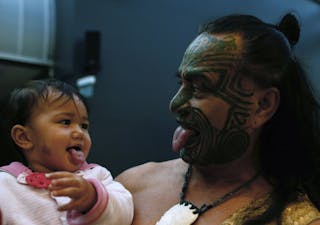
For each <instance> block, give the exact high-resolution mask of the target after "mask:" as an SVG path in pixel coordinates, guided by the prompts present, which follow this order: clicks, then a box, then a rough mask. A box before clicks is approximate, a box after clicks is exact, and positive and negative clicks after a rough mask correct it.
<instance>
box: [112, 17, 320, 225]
mask: <svg viewBox="0 0 320 225" xmlns="http://www.w3.org/2000/svg"><path fill="white" fill-rule="evenodd" d="M289 25H291V30H293V31H295V32H291V33H287V32H286V31H287V30H288V29H286V28H287V27H288V26H289ZM281 29H283V30H281ZM298 38H299V25H298V23H297V20H296V18H295V17H294V16H293V15H291V14H288V15H286V16H285V17H284V18H283V19H282V20H281V22H280V25H279V27H276V26H274V25H270V24H266V23H264V22H262V21H260V20H259V19H257V18H256V17H252V16H247V15H231V16H227V17H223V18H220V19H218V20H215V21H213V22H211V23H209V24H207V25H206V26H204V28H203V30H202V31H201V32H200V33H199V35H198V36H197V37H196V39H195V40H194V41H193V42H192V43H191V44H190V45H189V47H188V48H187V50H186V52H185V54H184V57H183V59H182V63H181V65H180V67H179V70H178V76H179V79H180V81H181V87H180V89H179V91H178V93H177V94H176V95H175V97H174V98H173V99H172V101H171V103H170V110H171V111H172V112H173V113H175V115H176V119H177V122H178V123H179V125H180V126H179V127H178V128H177V129H176V131H175V133H174V137H173V150H174V151H176V152H179V153H180V157H181V159H175V160H170V161H167V162H161V163H153V162H151V163H146V164H144V165H141V166H138V167H135V168H132V169H129V170H127V171H125V172H124V173H122V174H120V175H119V176H118V177H117V180H118V181H120V182H122V183H123V184H124V185H125V186H126V187H127V188H128V189H129V190H130V191H131V192H132V194H133V198H134V203H135V218H134V222H133V224H134V225H151V224H157V225H169V224H170V225H187V224H197V225H206V224H210V225H218V224H219V225H221V224H224V225H226V224H239V225H240V224H246V223H248V222H249V221H250V222H252V223H251V224H260V225H261V224H276V221H280V224H296V222H297V224H312V225H316V224H320V213H319V211H318V209H317V208H316V207H315V206H314V204H313V203H312V202H311V201H310V200H309V197H310V196H309V197H308V196H307V194H308V195H311V196H313V199H312V200H313V202H317V199H316V198H315V197H314V195H312V191H307V190H309V189H307V188H309V187H310V183H308V182H305V183H303V182H299V181H301V180H303V179H305V181H306V180H307V178H308V179H311V177H310V176H308V175H306V174H308V173H309V172H310V171H314V170H315V167H312V166H311V165H316V162H313V161H312V159H311V157H308V156H309V153H305V152H308V151H310V155H311V151H312V149H314V148H313V147H317V146H318V147H319V143H318V142H316V141H314V140H315V139H314V138H313V137H314V132H319V130H317V129H315V128H314V127H313V125H312V123H313V122H315V121H316V120H317V119H318V118H317V117H316V116H314V117H312V116H311V115H313V112H314V109H315V108H316V107H318V105H317V104H310V105H306V106H305V107H304V109H303V110H302V111H303V112H302V113H301V114H299V113H300V112H299V107H300V105H299V104H300V103H301V102H300V101H298V100H297V99H298V98H299V97H297V99H295V98H292V97H291V96H290V94H291V92H290V91H291V89H292V88H293V89H294V90H295V91H296V92H298V93H297V96H299V94H304V97H308V98H309V100H310V101H308V100H307V101H308V102H312V103H314V102H315V100H314V97H313V95H312V94H310V93H311V92H310V89H309V87H308V86H307V84H306V83H305V82H295V81H296V79H304V73H302V72H301V71H300V70H299V68H300V67H299V64H298V63H297V62H296V61H294V57H293V54H292V49H291V46H293V45H294V44H295V43H296V42H297V40H298ZM290 45H291V46H290ZM293 71H294V72H293ZM294 73H295V74H294ZM289 75H290V76H292V78H290V77H289V78H288V76H289ZM295 76H296V77H295ZM299 76H300V77H299ZM301 77H302V78H301ZM300 90H303V91H304V92H302V91H300ZM299 92H300V93H299ZM287 96H290V98H288V99H290V101H287V100H288V99H287ZM291 99H293V100H292V101H291ZM287 108H289V109H292V108H294V109H297V110H296V111H297V113H296V112H293V113H292V114H293V115H291V114H290V113H289V111H288V110H284V109H287ZM302 114H303V115H309V116H311V117H312V118H313V119H314V120H313V121H310V123H308V121H302V119H301V118H302V116H301V115H302ZM292 116H293V117H292ZM286 117H287V118H290V119H292V118H294V119H295V120H294V121H296V120H298V122H297V123H298V125H296V126H293V128H292V127H290V126H289V127H288V126H286V119H282V118H286ZM279 118H281V120H279ZM279 121H281V122H280V123H278V122H279ZM299 122H304V123H305V124H307V125H306V126H310V127H309V128H310V129H309V130H307V132H311V134H313V135H311V137H309V138H311V139H308V140H307V138H306V136H303V137H302V138H305V139H304V140H302V141H300V142H297V143H295V142H294V141H293V142H290V141H287V139H286V138H285V137H284V138H282V137H281V140H282V139H283V143H282V142H281V146H278V145H276V143H275V142H277V140H278V139H279V137H280V134H278V133H277V132H276V131H277V130H279V131H281V132H289V133H290V134H294V135H300V129H301V128H300V126H299ZM311 126H312V127H311ZM270 134H272V135H270ZM284 136H285V135H284ZM291 137H295V136H291ZM299 137H300V136H299ZM310 143H312V144H314V145H313V146H312V147H310V145H309V144H310ZM282 144H283V145H282ZM299 145H300V146H299ZM301 146H304V147H305V148H308V147H310V148H309V149H307V150H306V151H303V152H301V151H302V150H301V149H302V148H301ZM272 149H275V150H272ZM318 149H319V148H318ZM283 152H285V154H284V153H283ZM289 154H290V156H291V155H292V159H290V160H286V157H287V156H288V155H289ZM299 154H301V157H300V158H299V157H295V156H296V155H299ZM318 154H319V153H318ZM298 158H299V160H298ZM273 160H274V165H272V162H273ZM297 162H302V163H303V165H310V168H309V167H306V168H301V170H299V171H296V170H294V169H292V168H294V166H295V165H296V164H295V163H297ZM282 165H283V167H284V169H281V166H282ZM277 171H281V172H277ZM301 171H304V172H301ZM309 174H310V173H309ZM315 176H316V175H314V176H313V177H312V178H314V177H315ZM289 181H291V183H289ZM300 187H303V188H304V189H303V190H304V191H302V192H300V191H297V190H298V188H300ZM284 194H285V195H284ZM292 207H294V208H295V209H296V210H297V211H299V210H300V211H299V213H295V212H292V210H291V208H292ZM301 212H305V213H302V214H301Z"/></svg>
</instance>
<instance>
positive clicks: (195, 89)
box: [192, 85, 202, 94]
mask: <svg viewBox="0 0 320 225" xmlns="http://www.w3.org/2000/svg"><path fill="white" fill-rule="evenodd" d="M201 91H202V88H201V87H199V86H197V85H193V86H192V92H193V93H194V94H199V93H201Z"/></svg>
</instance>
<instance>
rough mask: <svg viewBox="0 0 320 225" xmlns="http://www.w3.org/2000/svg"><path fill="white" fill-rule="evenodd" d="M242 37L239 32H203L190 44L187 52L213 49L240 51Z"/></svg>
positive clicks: (215, 51)
mask: <svg viewBox="0 0 320 225" xmlns="http://www.w3.org/2000/svg"><path fill="white" fill-rule="evenodd" d="M240 42H241V38H240V35H239V34H209V33H207V32H204V33H201V34H200V35H198V36H197V37H196V39H194V40H193V41H192V42H191V44H190V45H189V46H188V48H187V50H186V53H189V54H190V53H202V52H204V51H211V52H212V53H216V54H218V53H219V52H229V51H230V52H239V50H240Z"/></svg>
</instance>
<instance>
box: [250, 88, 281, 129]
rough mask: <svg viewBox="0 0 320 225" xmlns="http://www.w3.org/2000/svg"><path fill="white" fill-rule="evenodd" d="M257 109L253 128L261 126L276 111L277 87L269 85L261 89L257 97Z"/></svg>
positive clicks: (277, 104) (277, 100)
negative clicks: (269, 86)
mask: <svg viewBox="0 0 320 225" xmlns="http://www.w3.org/2000/svg"><path fill="white" fill-rule="evenodd" d="M258 101H259V102H258V109H257V111H256V115H255V119H254V122H253V125H252V126H253V128H258V127H261V126H262V125H263V124H265V123H266V122H267V121H268V120H269V119H271V117H272V116H273V115H274V113H275V112H276V111H277V109H278V106H279V103H280V92H279V90H278V89H277V88H275V87H271V88H267V89H264V90H262V91H261V93H259V99H258Z"/></svg>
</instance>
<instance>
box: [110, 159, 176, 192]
mask: <svg viewBox="0 0 320 225" xmlns="http://www.w3.org/2000/svg"><path fill="white" fill-rule="evenodd" d="M177 163H179V159H175V160H169V161H164V162H147V163H144V164H141V165H138V166H135V167H132V168H129V169H127V170H125V171H124V172H122V173H121V174H119V175H118V176H117V177H116V178H115V180H117V181H119V182H120V183H122V184H123V185H124V186H125V187H126V188H128V189H130V190H136V189H139V188H140V187H147V186H149V185H151V184H155V183H156V182H154V181H155V180H159V179H161V178H162V177H164V176H166V175H168V172H169V171H172V169H173V168H174V167H175V164H177Z"/></svg>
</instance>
